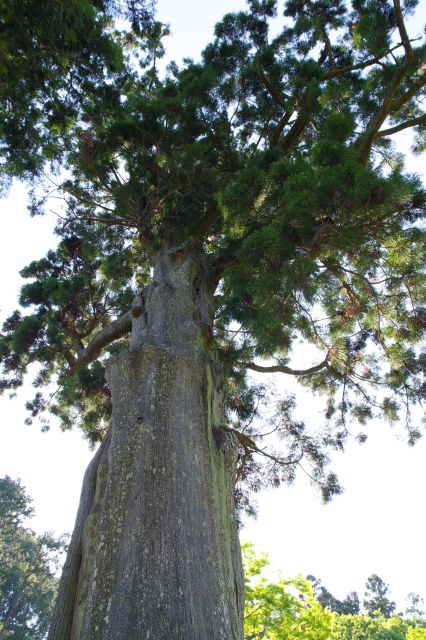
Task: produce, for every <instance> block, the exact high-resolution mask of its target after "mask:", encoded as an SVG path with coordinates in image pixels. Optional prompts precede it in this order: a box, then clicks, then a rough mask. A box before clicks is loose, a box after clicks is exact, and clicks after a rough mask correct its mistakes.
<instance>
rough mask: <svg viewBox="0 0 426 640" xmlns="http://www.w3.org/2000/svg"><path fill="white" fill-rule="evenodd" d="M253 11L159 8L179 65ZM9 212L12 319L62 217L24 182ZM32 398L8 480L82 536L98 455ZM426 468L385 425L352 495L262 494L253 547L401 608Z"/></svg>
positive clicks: (421, 562)
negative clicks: (378, 587) (23, 276)
mask: <svg viewBox="0 0 426 640" xmlns="http://www.w3.org/2000/svg"><path fill="white" fill-rule="evenodd" d="M243 7H244V2H243V1H242V0H228V1H227V2H224V0H216V1H215V2H210V1H209V2H206V1H202V0H198V1H196V0H180V1H179V2H176V1H175V0H159V1H158V10H159V17H160V18H161V19H163V20H164V21H167V22H169V23H170V24H171V28H172V34H171V36H170V37H169V38H168V41H167V42H166V45H167V48H168V51H169V55H170V58H174V59H177V60H179V59H181V58H182V57H185V56H189V57H195V58H196V57H197V56H198V53H199V51H200V50H201V49H202V47H203V46H204V45H205V44H206V43H207V42H208V40H209V39H210V38H211V35H212V32H213V24H214V23H215V22H216V21H217V20H218V19H219V18H220V17H221V15H223V13H225V12H226V11H232V10H238V9H241V8H243ZM424 9H425V8H424ZM424 13H425V11H423V16H424ZM424 22H425V20H424V19H422V18H421V17H419V18H418V22H417V23H413V25H412V30H414V33H417V32H421V31H422V23H423V24H424ZM412 32H413V31H412ZM411 162H412V165H411V166H412V168H413V170H416V171H421V168H422V164H421V162H422V161H421V160H419V159H413V160H412V161H411ZM0 211H1V216H0V249H1V252H0V273H1V274H2V278H1V298H0V312H1V318H2V319H4V318H5V317H6V316H7V315H8V314H9V313H10V312H11V311H12V310H13V309H14V308H15V306H16V298H17V293H18V290H19V286H20V283H19V278H18V277H17V274H18V271H19V269H21V268H22V267H23V266H25V265H26V264H28V262H30V260H32V259H36V258H40V257H41V256H42V255H44V253H45V251H46V250H47V249H48V248H51V247H54V246H55V244H56V241H55V239H54V237H53V236H52V229H53V224H54V217H53V215H51V216H46V217H45V218H43V219H40V218H37V219H30V218H29V216H28V214H27V212H26V207H25V191H24V189H23V187H22V186H21V185H16V186H15V187H14V189H13V191H12V194H11V197H10V198H9V199H8V200H7V201H0ZM278 375H279V374H278ZM276 384H277V385H282V388H283V390H285V389H287V387H288V386H289V385H290V384H293V383H292V382H291V383H290V381H289V380H288V379H286V378H285V377H284V376H282V379H278V380H276ZM31 392H32V389H31V388H30V389H29V390H26V389H24V390H23V391H22V392H21V393H19V394H18V398H17V399H15V400H8V399H7V398H2V399H0V415H1V422H0V430H1V431H0V438H1V439H0V443H1V446H0V476H2V475H4V474H6V473H7V474H9V475H11V476H12V477H13V478H17V477H20V478H21V479H22V481H23V483H24V485H25V486H26V487H27V490H28V492H29V493H30V495H31V496H32V497H33V498H34V501H35V508H36V511H37V517H36V519H35V520H34V525H33V526H34V527H36V528H37V529H38V530H39V531H41V530H45V529H49V530H54V531H56V532H62V531H71V529H72V527H73V522H74V517H75V513H76V509H77V504H78V497H79V491H80V484H81V480H82V477H83V473H84V470H85V468H86V466H87V463H88V461H89V459H90V458H91V456H92V455H93V454H92V453H91V452H90V451H89V450H88V447H87V444H86V443H85V442H84V441H83V439H82V438H81V436H80V435H79V433H77V432H67V433H61V432H60V430H59V429H58V428H57V427H55V426H54V427H53V428H52V429H51V431H50V432H49V433H47V434H42V433H41V432H40V431H39V429H38V427H37V426H36V425H34V426H32V427H28V426H25V425H24V419H25V411H24V409H23V404H24V401H25V399H26V398H29V397H31ZM300 403H301V405H302V406H303V408H304V409H305V408H306V410H307V411H306V412H305V417H306V415H307V416H308V419H309V420H310V421H312V422H313V423H314V422H315V421H319V420H320V417H319V416H318V414H316V413H315V411H314V410H311V411H308V409H309V404H310V400H309V397H308V396H306V395H304V396H300ZM425 459H426V443H425V442H423V441H421V442H420V443H419V444H418V445H417V446H416V447H415V448H408V447H407V446H406V445H405V444H404V443H403V442H402V441H401V440H400V439H399V438H398V436H397V429H396V430H395V429H394V431H392V430H390V429H389V427H385V426H384V425H380V424H377V423H374V424H372V425H371V427H370V437H369V441H368V442H367V444H365V445H363V446H354V447H352V448H351V449H350V450H349V451H348V452H347V453H346V454H345V455H343V456H342V455H340V456H336V457H335V459H334V461H333V466H334V468H335V470H337V471H338V474H339V476H340V479H341V481H342V483H343V485H344V486H345V488H346V491H345V493H344V494H343V495H342V496H339V497H337V498H335V499H334V500H333V502H332V503H331V504H330V505H327V506H323V505H322V504H321V501H320V498H319V495H318V493H317V492H316V491H315V489H313V488H312V487H311V486H310V484H309V482H308V480H307V479H300V481H299V482H298V483H297V484H296V486H295V487H284V488H282V489H279V490H273V491H269V492H265V493H263V494H260V495H258V496H257V502H258V505H259V516H258V519H257V521H254V522H253V521H251V522H249V523H248V524H247V526H246V528H245V529H244V531H243V532H242V538H243V539H245V540H251V541H253V542H254V543H255V544H256V546H257V547H259V548H260V549H262V550H265V551H268V552H269V553H270V555H271V559H272V561H273V564H274V567H276V568H277V569H280V570H281V571H282V572H283V573H284V574H285V575H294V574H296V573H301V574H303V575H306V574H308V573H311V574H314V575H316V576H317V577H319V578H321V580H322V581H323V583H324V584H325V585H326V586H327V587H328V588H329V589H330V590H331V591H332V592H333V593H334V594H335V595H337V596H344V595H345V594H346V593H347V592H348V591H350V590H358V591H359V592H361V595H362V594H363V586H364V583H365V580H366V578H367V577H368V576H369V575H370V574H371V573H373V572H374V573H378V574H379V575H380V576H381V577H382V578H383V579H384V580H385V581H387V582H389V583H390V584H391V587H392V593H393V595H394V597H395V598H397V600H398V603H399V605H400V607H403V600H404V597H405V595H406V594H407V593H408V592H409V591H416V592H418V593H420V594H421V595H422V596H423V597H424V598H426V586H425V579H424V576H425V575H426V558H425V554H424V534H425V528H426V526H425V525H426V519H425V516H424V512H425V509H424V490H425V487H426V465H425Z"/></svg>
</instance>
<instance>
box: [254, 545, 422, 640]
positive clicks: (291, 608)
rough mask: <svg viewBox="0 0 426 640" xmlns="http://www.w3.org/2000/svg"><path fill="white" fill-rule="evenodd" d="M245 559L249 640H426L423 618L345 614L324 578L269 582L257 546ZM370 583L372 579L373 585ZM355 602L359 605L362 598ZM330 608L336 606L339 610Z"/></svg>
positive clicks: (264, 559)
mask: <svg viewBox="0 0 426 640" xmlns="http://www.w3.org/2000/svg"><path fill="white" fill-rule="evenodd" d="M243 557H244V569H245V576H246V582H247V584H246V599H247V604H246V615H245V637H246V638H247V640H255V639H257V638H259V639H261V638H262V639H264V640H275V639H278V638H283V639H284V638H315V639H316V638H319V639H320V638H324V639H326V640H367V639H368V640H414V638H419V640H420V639H421V638H424V637H425V633H426V630H425V621H424V619H423V620H421V619H419V618H417V619H416V620H414V619H410V620H406V619H404V618H403V617H402V616H401V615H391V614H390V615H383V613H381V612H379V611H378V609H376V610H375V612H374V616H372V615H369V614H365V613H360V612H359V611H358V612H356V613H346V612H345V611H340V610H339V609H340V604H341V602H340V601H339V600H338V599H337V598H334V596H332V595H331V594H330V592H329V591H327V590H326V589H324V587H321V585H320V580H318V579H312V578H313V576H310V577H309V579H306V580H305V579H303V578H301V577H300V576H299V577H296V578H292V579H285V580H283V579H282V578H281V577H279V578H278V579H277V580H276V581H273V580H271V579H269V580H268V579H267V578H265V577H264V575H262V572H263V571H264V570H265V569H266V568H267V567H268V559H267V556H266V555H264V554H263V555H260V554H256V553H255V551H254V549H253V547H252V545H244V546H243ZM376 577H377V576H376ZM375 582H377V581H375ZM370 583H371V579H369V581H368V584H370ZM321 589H322V590H321ZM315 592H318V593H319V594H320V596H325V603H321V602H319V600H318V599H317V598H316V596H315ZM354 594H355V596H357V594H356V593H355V592H351V594H350V595H351V598H350V600H351V601H352V600H353V599H354V598H353V595H354ZM346 600H347V599H346ZM355 601H358V603H359V599H358V596H357V597H356V598H355ZM342 602H345V600H343V601H342ZM336 603H337V604H336ZM331 606H335V609H334V610H333V609H332V608H331Z"/></svg>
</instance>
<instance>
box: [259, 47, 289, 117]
mask: <svg viewBox="0 0 426 640" xmlns="http://www.w3.org/2000/svg"><path fill="white" fill-rule="evenodd" d="M256 63H257V71H258V74H259V78H260V79H261V81H262V83H263V84H264V85H265V87H266V88H267V90H268V92H269V93H270V94H271V96H272V98H273V99H274V100H275V102H276V103H277V104H279V105H280V107H282V108H283V109H285V110H287V105H286V103H285V101H284V100H283V99H282V97H281V96H280V94H279V93H278V91H277V90H276V89H275V87H274V85H273V84H272V82H271V81H270V80H269V78H268V76H267V75H266V73H265V71H264V70H263V67H262V63H261V62H260V60H259V58H257V60H256Z"/></svg>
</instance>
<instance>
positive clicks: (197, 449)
mask: <svg viewBox="0 0 426 640" xmlns="http://www.w3.org/2000/svg"><path fill="white" fill-rule="evenodd" d="M135 310H136V312H133V330H132V340H131V348H130V349H129V350H127V351H124V352H122V353H120V354H119V355H117V356H115V357H114V358H112V359H111V360H110V362H109V365H108V369H107V379H108V383H109V386H110V389H111V393H112V403H113V416H112V424H111V443H110V446H109V448H108V455H107V456H105V455H104V456H100V457H99V461H98V466H97V476H96V487H95V490H94V491H93V490H92V493H91V496H92V497H91V506H90V509H89V511H88V510H87V507H86V508H85V512H84V524H83V533H82V535H80V549H81V553H80V559H81V561H80V566H79V577H78V586H77V587H76V588H75V589H74V596H70V600H71V601H72V606H71V609H72V613H71V615H70V620H69V623H68V627H67V628H68V629H69V630H68V631H67V632H66V634H64V633H63V632H60V633H59V634H58V633H57V632H56V631H55V629H56V627H57V624H56V620H57V619H58V617H60V616H61V615H62V614H63V613H64V610H62V613H61V604H60V603H61V602H62V601H63V598H62V601H61V598H60V599H59V600H58V609H57V612H56V614H55V619H54V621H53V623H52V627H51V631H50V633H49V640H140V639H142V638H144V639H145V638H146V639H155V640H241V639H242V637H243V598H244V593H243V579H242V568H241V557H240V549H239V542H238V536H237V531H236V525H235V519H234V482H235V466H236V455H237V453H236V450H237V447H236V442H235V436H234V435H233V434H232V433H229V432H227V431H225V430H224V429H222V428H221V427H222V426H223V421H224V418H223V381H222V376H221V373H220V367H219V366H218V364H217V362H216V359H215V354H214V348H213V343H212V332H211V323H212V318H213V313H214V305H213V285H212V284H211V283H209V281H208V278H207V275H206V269H205V268H204V267H203V265H202V264H201V263H200V262H197V261H196V260H194V259H193V258H190V257H188V256H182V255H180V254H179V253H177V252H173V251H170V250H169V251H161V252H158V254H157V255H156V257H155V261H154V275H153V280H152V282H151V284H150V285H149V286H148V287H147V288H146V289H145V291H144V292H143V293H142V295H141V298H140V300H137V301H136V304H134V309H133V311H135ZM77 528H80V529H81V522H79V523H77ZM74 555H75V553H74ZM66 581H67V578H66V577H65V578H64V579H63V582H66ZM74 581H75V578H74ZM61 589H62V592H64V591H66V588H65V587H64V586H63V584H62V585H61ZM69 608H70V607H68V609H69ZM67 611H68V610H67ZM67 615H68V613H67Z"/></svg>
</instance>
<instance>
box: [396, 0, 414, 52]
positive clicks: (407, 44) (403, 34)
mask: <svg viewBox="0 0 426 640" xmlns="http://www.w3.org/2000/svg"><path fill="white" fill-rule="evenodd" d="M393 8H394V11H395V18H396V24H397V25H398V31H399V35H400V36H401V40H402V44H403V45H404V49H405V55H406V58H407V61H408V62H412V61H413V58H414V53H413V49H412V48H411V43H410V38H409V37H408V34H407V30H406V28H405V24H404V18H403V16H402V11H401V4H400V1H399V0H394V1H393Z"/></svg>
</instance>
